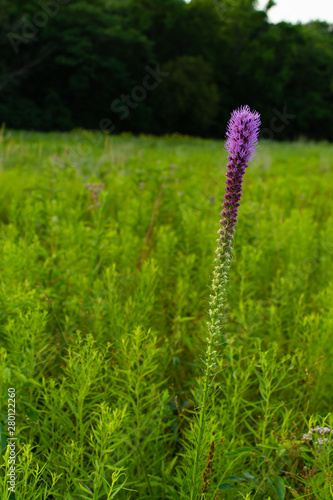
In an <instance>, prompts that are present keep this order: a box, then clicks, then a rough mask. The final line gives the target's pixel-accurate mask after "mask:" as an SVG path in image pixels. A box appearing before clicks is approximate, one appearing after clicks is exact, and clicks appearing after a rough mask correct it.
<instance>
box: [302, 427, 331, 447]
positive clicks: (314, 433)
mask: <svg viewBox="0 0 333 500" xmlns="http://www.w3.org/2000/svg"><path fill="white" fill-rule="evenodd" d="M318 434H319V435H320V436H323V435H325V434H326V435H327V434H333V430H331V429H330V428H329V427H320V426H317V427H314V428H313V429H312V428H311V429H309V432H308V433H307V434H303V437H302V439H303V441H313V438H314V437H317V441H313V442H315V443H316V444H324V443H329V442H330V440H329V439H328V438H327V437H326V438H325V437H324V438H323V437H318Z"/></svg>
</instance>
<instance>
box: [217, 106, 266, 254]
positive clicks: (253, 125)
mask: <svg viewBox="0 0 333 500" xmlns="http://www.w3.org/2000/svg"><path fill="white" fill-rule="evenodd" d="M259 127H260V115H259V113H257V112H256V111H251V110H250V108H249V106H242V107H240V108H239V109H236V110H235V111H233V112H232V114H231V118H230V121H229V123H228V128H227V133H226V138H227V140H226V144H225V147H226V149H227V150H228V151H229V153H230V155H229V156H228V160H229V163H228V172H227V174H226V175H227V181H226V193H225V195H224V203H223V211H222V213H221V216H222V217H223V219H222V220H221V221H220V225H221V229H220V231H219V234H220V235H221V244H222V247H223V248H224V249H225V250H226V251H228V250H230V249H231V242H232V234H233V233H234V232H235V229H234V227H235V225H236V222H237V216H238V207H239V205H240V199H241V197H242V183H243V177H244V174H245V169H246V167H248V161H249V160H251V159H252V158H253V155H254V152H255V150H256V147H257V143H258V134H259Z"/></svg>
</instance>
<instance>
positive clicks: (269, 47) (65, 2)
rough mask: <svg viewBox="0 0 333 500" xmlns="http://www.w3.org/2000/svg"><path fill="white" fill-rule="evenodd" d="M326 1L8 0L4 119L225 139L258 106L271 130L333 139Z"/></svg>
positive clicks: (0, 85) (0, 113) (1, 53)
mask: <svg viewBox="0 0 333 500" xmlns="http://www.w3.org/2000/svg"><path fill="white" fill-rule="evenodd" d="M329 3H330V2H328V1H327V2H325V1H324V2H323V1H322V2H320V0H319V1H318V2H315V3H314V2H308V3H307V2H304V0H303V1H302V2H301V3H300V2H299V1H297V0H294V8H293V2H292V1H289V2H286V1H285V0H277V1H276V2H274V1H272V0H269V1H260V2H256V1H255V0H192V1H185V0H94V1H93V2H91V0H30V1H28V2H27V1H26V0H1V2H0V16H1V42H0V65H1V67H0V75H1V77H0V89H1V90H0V121H1V122H5V123H6V125H7V127H9V128H14V129H25V130H40V131H50V130H71V129H74V128H81V127H82V128H87V129H92V130H108V131H109V132H110V133H118V132H123V131H130V132H133V133H152V134H165V133H173V132H178V133H182V134H189V135H195V136H201V137H213V138H215V137H220V138H221V137H223V135H224V130H225V124H226V121H227V120H228V118H229V115H230V111H231V110H232V109H233V108H235V107H236V106H239V105H241V104H249V105H250V106H251V107H252V108H255V109H257V110H258V111H259V112H260V113H261V115H262V120H263V134H265V138H272V139H278V140H284V139H294V138H299V137H303V138H308V139H326V140H333V120H332V111H333V24H332V22H333V20H332V19H330V18H329V14H328V13H329V8H328V7H329ZM306 4H307V5H306ZM312 4H313V5H312ZM310 5H312V8H313V9H314V10H315V12H316V16H314V17H317V15H318V16H319V18H320V20H311V12H310V10H311V9H310V10H309V6H310ZM325 5H326V7H327V8H326V9H325ZM297 6H299V7H300V8H296V7H297ZM320 6H321V10H320V8H319V7H320ZM331 10H332V12H333V9H331ZM326 14H327V17H325V16H326ZM288 16H289V17H288ZM309 18H310V19H309ZM288 19H289V20H291V22H288ZM298 20H300V21H302V22H301V23H300V22H298V23H297V21H298ZM291 120H292V122H293V126H292V127H288V126H286V125H287V124H288V123H289V122H290V121H291Z"/></svg>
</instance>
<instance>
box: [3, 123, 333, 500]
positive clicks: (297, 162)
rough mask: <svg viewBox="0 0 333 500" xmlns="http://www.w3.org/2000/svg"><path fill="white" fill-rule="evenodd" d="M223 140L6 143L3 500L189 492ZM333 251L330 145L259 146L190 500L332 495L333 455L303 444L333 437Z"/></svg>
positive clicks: (28, 138)
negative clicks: (12, 397)
mask: <svg viewBox="0 0 333 500" xmlns="http://www.w3.org/2000/svg"><path fill="white" fill-rule="evenodd" d="M223 146H224V144H223V142H222V141H220V142H218V141H206V140H200V139H192V138H187V137H180V136H172V137H165V138H154V137H145V136H142V137H131V136H126V135H123V136H118V137H112V136H103V137H102V136H101V135H91V134H88V133H85V132H81V131H74V132H72V133H70V134H56V133H52V134H45V135H43V134H37V133H27V132H24V133H19V132H11V131H4V130H2V135H1V152H0V159H1V163H0V168H1V170H0V223H1V230H0V238H1V243H0V253H1V256H0V329H1V335H0V360H1V361H0V363H1V365H0V385H1V395H2V397H1V423H0V426H1V441H0V445H1V453H2V456H1V459H0V460H1V463H0V465H1V477H0V490H1V498H3V499H7V498H15V499H17V500H20V499H26V500H29V499H36V500H39V499H46V498H49V499H51V498H54V499H67V500H69V499H81V498H84V499H94V500H97V499H103V500H104V499H111V498H117V499H118V498H119V499H146V498H147V499H148V498H149V499H156V500H163V499H180V498H190V496H189V493H188V491H187V490H186V487H185V486H184V485H186V477H187V474H188V470H189V468H190V462H191V453H192V451H193V450H192V448H191V446H190V444H189V443H191V432H192V430H191V429H192V422H193V420H194V419H195V414H196V411H197V410H196V407H195V404H193V391H195V387H196V380H197V377H198V375H199V374H200V355H201V354H202V352H203V350H204V346H205V344H204V340H205V328H204V327H205V320H206V311H207V304H208V296H209V293H210V283H211V274H212V269H213V260H214V252H215V248H216V238H217V231H218V228H219V227H218V221H219V212H220V211H221V208H220V207H221V203H222V199H223V193H224V185H225V173H226V163H227V161H226V157H227V154H226V153H225V152H224V150H223ZM332 257H333V145H332V144H327V143H321V144H316V143H306V142H297V143H284V144H278V143H273V142H265V141H264V142H262V143H261V144H260V146H259V150H258V152H257V155H256V159H255V160H253V161H252V162H250V167H249V168H248V169H247V171H246V175H245V183H244V190H243V198H242V205H241V207H240V214H239V223H238V225H237V228H236V237H235V248H234V260H233V264H232V271H231V276H230V291H229V300H228V307H227V309H226V311H225V318H226V325H225V338H223V339H221V342H222V344H223V346H222V347H221V356H220V358H219V363H220V367H221V371H220V372H219V373H218V374H217V375H216V378H215V391H214V395H213V396H212V398H211V405H210V413H209V422H208V423H209V426H208V428H209V436H208V440H207V443H208V444H207V449H206V451H205V456H204V457H202V460H203V463H204V466H203V467H204V468H205V467H206V462H207V460H208V455H209V444H211V442H212V441H214V445H215V447H214V450H213V451H214V453H211V455H210V459H212V470H210V463H208V469H207V472H208V473H209V474H208V477H209V483H210V484H209V485H207V487H206V491H202V494H200V497H198V498H200V499H212V500H213V499H215V498H217V499H219V500H223V499H225V500H234V499H241V498H247V499H251V500H253V499H255V500H260V499H268V498H271V500H273V499H278V500H283V499H291V498H307V499H329V498H332V497H333V474H332V472H333V467H332V465H331V464H330V455H331V449H332V448H333V447H331V445H330V443H329V444H327V443H326V442H325V443H324V444H322V443H321V441H320V438H318V439H317V438H316V439H315V437H314V435H313V440H312V441H306V440H302V436H303V434H305V433H307V432H308V430H309V428H314V427H315V426H320V427H324V426H326V427H330V426H331V424H332V427H330V428H333V422H331V416H330V415H329V412H330V411H331V409H332V400H333V395H332V394H333V362H332V360H333V342H332V333H333V315H332V313H333V266H332ZM198 365H199V369H198ZM8 388H14V389H15V394H16V428H15V435H16V437H17V441H16V491H15V496H13V495H11V496H10V492H8V486H9V484H8V483H7V480H8V478H9V476H8V475H6V474H8V472H9V465H8V460H7V459H8V453H9V448H8V447H7V436H8V432H7V426H8V421H7V418H8V405H7V402H8ZM332 420H333V419H332ZM330 422H331V424H330ZM317 434H318V433H317ZM326 435H327V437H328V436H329V434H328V433H327V434H326ZM210 449H211V452H212V446H210ZM191 450H192V451H191ZM203 472H204V471H203V470H202V471H201V472H200V475H199V476H198V483H200V486H201V483H203V479H202V475H203Z"/></svg>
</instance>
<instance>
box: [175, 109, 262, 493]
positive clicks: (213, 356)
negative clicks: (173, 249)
mask: <svg viewBox="0 0 333 500" xmlns="http://www.w3.org/2000/svg"><path fill="white" fill-rule="evenodd" d="M259 127H260V115H259V113H257V112H256V111H251V110H250V108H249V106H243V107H240V108H239V109H236V110H235V111H233V112H232V114H231V118H230V121H229V123H228V127H227V133H226V138H227V141H226V145H225V147H226V149H227V150H228V151H229V153H230V155H229V156H228V160H229V163H228V172H227V174H226V175H227V181H226V192H225V196H224V203H223V211H222V213H221V216H222V219H221V221H220V225H221V229H220V230H219V231H218V234H219V238H218V240H217V250H216V258H215V268H214V272H213V281H212V294H211V295H210V303H209V305H210V307H209V313H208V314H209V318H208V321H207V349H206V354H205V357H204V360H203V361H204V371H203V376H202V377H201V379H200V383H199V393H198V397H197V400H198V409H199V412H198V414H197V415H196V420H195V422H194V427H193V428H192V431H191V432H192V433H193V434H192V437H193V438H194V439H192V443H193V444H194V447H195V450H193V449H192V453H191V449H190V448H191V446H190V447H189V449H188V452H189V455H188V456H189V457H191V458H190V460H191V464H190V467H189V473H188V474H187V478H186V479H187V480H186V481H185V483H186V485H185V489H186V495H188V498H191V500H194V499H197V498H198V495H199V494H200V490H201V489H202V488H201V484H202V470H203V469H204V459H205V455H206V453H205V452H206V449H207V446H208V444H209V435H208V432H206V426H207V416H208V401H209V396H210V393H211V388H212V381H213V376H214V374H215V373H216V367H217V350H216V348H217V347H218V345H219V344H220V343H221V336H222V316H223V311H224V307H225V299H226V293H227V283H228V276H229V271H230V265H231V260H232V243H233V238H234V232H235V225H236V223H237V216H238V207H239V206H240V199H241V196H242V183H243V176H244V174H245V169H246V167H248V161H249V160H250V159H252V158H253V155H254V153H255V151H256V146H257V143H258V134H259ZM193 452H194V456H193ZM206 483H207V481H206ZM184 493H185V491H184Z"/></svg>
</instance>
